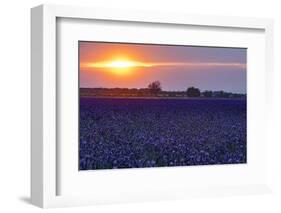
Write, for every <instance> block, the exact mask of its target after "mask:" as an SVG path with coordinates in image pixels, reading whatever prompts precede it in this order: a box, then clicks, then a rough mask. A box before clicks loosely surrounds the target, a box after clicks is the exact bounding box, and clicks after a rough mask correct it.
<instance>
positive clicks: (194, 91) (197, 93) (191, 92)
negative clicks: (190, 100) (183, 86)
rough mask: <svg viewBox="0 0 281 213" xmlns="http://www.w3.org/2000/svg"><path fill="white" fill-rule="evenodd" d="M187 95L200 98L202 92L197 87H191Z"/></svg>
mask: <svg viewBox="0 0 281 213" xmlns="http://www.w3.org/2000/svg"><path fill="white" fill-rule="evenodd" d="M186 94H187V96H188V97H199V96H200V94H201V93H200V90H199V89H198V88H195V87H189V88H187V90H186Z"/></svg>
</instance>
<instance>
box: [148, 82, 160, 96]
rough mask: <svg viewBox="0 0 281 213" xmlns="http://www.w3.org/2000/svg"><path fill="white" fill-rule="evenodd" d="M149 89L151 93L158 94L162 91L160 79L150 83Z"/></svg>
mask: <svg viewBox="0 0 281 213" xmlns="http://www.w3.org/2000/svg"><path fill="white" fill-rule="evenodd" d="M148 89H149V90H150V92H151V93H153V94H157V93H158V92H160V91H161V83H160V81H153V82H151V83H150V84H149V85H148Z"/></svg>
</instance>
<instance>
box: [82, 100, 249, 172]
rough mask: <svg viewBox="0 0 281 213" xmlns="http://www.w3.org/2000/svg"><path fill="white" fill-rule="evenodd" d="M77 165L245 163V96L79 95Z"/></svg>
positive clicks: (87, 168) (103, 166)
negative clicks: (108, 96) (96, 96)
mask: <svg viewBox="0 0 281 213" xmlns="http://www.w3.org/2000/svg"><path fill="white" fill-rule="evenodd" d="M79 158H80V170H91V169H113V168H143V167H163V166H187V165H210V164H236V163H246V100H237V99H236V100H231V99H226V100H217V99H214V100H204V99H203V100H196V99H194V100H192V99H126V98H123V99H122V98H80V151H79Z"/></svg>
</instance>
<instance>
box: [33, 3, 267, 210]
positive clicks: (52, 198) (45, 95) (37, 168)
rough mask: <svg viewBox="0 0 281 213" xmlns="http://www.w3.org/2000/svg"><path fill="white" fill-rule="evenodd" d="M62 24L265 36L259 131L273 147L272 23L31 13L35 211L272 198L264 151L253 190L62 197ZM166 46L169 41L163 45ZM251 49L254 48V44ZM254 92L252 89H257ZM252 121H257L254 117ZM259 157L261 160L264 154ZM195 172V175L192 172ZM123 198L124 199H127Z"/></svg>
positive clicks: (49, 10)
mask: <svg viewBox="0 0 281 213" xmlns="http://www.w3.org/2000/svg"><path fill="white" fill-rule="evenodd" d="M61 18H63V19H68V20H73V19H76V20H88V21H89V20H101V21H118V22H119V24H121V25H122V22H124V23H125V22H131V23H153V24H155V25H161V26H164V25H167V26H168V27H169V26H170V27H171V26H173V25H174V26H200V27H202V28H204V27H206V28H212V29H215V28H218V29H224V30H227V31H229V32H231V31H232V30H257V31H260V32H262V34H263V35H262V38H261V39H260V40H259V39H258V40H257V42H261V41H262V43H263V42H264V43H263V44H262V49H260V50H262V51H264V52H262V53H260V55H261V58H262V59H261V61H262V62H261V63H262V64H261V65H262V68H260V69H261V73H260V74H261V76H263V75H265V76H266V78H259V80H258V81H260V82H262V84H263V85H264V87H262V89H260V92H261V93H262V94H264V99H261V100H260V101H261V102H262V107H261V109H260V110H263V111H262V112H264V113H265V114H264V116H263V118H261V120H260V121H262V122H259V123H261V124H260V126H259V127H258V128H260V129H263V130H264V132H262V131H260V132H262V133H260V134H262V135H261V136H262V137H261V138H262V139H261V140H262V141H261V142H260V143H261V144H262V146H261V147H263V148H265V147H266V148H267V149H266V150H270V149H269V148H268V147H270V142H271V141H270V136H269V132H270V129H271V125H272V122H271V119H272V114H271V112H272V98H273V95H272V93H271V91H273V89H272V88H273V84H272V82H273V80H272V79H273V21H272V20H271V19H257V18H240V17H216V16H201V15H187V14H173V13H171V14H166V13H154V12H147V11H123V10H112V9H99V8H84V7H74V6H57V5H56V6H54V5H41V6H38V7H35V8H32V10H31V27H32V29H31V43H32V45H31V58H32V62H31V65H32V66H31V82H32V88H31V97H32V102H31V112H32V113H31V116H32V117H31V131H32V132H31V201H32V203H33V204H34V205H37V206H40V207H43V208H47V207H62V206H76V205H92V204H99V203H116V202H128V201H132V202H138V201H144V200H165V199H178V198H186V197H197V196H210V195H211V196H214V195H233V194H239V195H240V194H253V193H264V192H270V178H271V173H270V160H269V158H268V156H269V153H268V151H267V152H266V151H265V149H264V151H262V150H261V152H262V159H260V160H262V161H264V166H262V169H260V170H259V171H258V173H257V174H262V178H260V179H256V180H253V184H249V182H250V180H248V181H245V182H243V181H242V182H239V183H238V182H237V183H233V184H229V183H225V184H217V185H214V186H213V185H210V186H209V187H208V186H204V187H201V186H200V183H192V184H193V185H194V187H193V188H191V187H190V186H186V187H182V188H181V187H176V186H174V185H168V186H167V187H166V188H165V187H164V184H163V183H162V185H158V187H162V186H163V187H164V188H162V189H161V190H159V188H158V189H157V188H155V189H152V191H149V189H146V188H145V187H144V189H145V190H143V191H142V192H141V193H140V191H138V190H139V189H137V188H136V190H135V191H134V187H132V186H131V189H130V191H129V190H127V191H126V190H125V191H117V192H116V191H115V192H112V193H110V191H109V190H107V191H106V190H105V193H100V194H96V195H89V194H87V193H85V190H84V191H83V190H81V192H80V193H78V194H75V193H74V194H72V193H69V194H67V193H66V194H60V193H59V191H60V190H59V188H60V187H59V186H58V185H60V184H63V183H62V181H64V179H61V178H60V173H61V170H62V168H61V166H64V165H65V164H60V163H59V161H60V160H59V159H61V156H60V152H59V151H58V149H64V146H60V147H58V144H57V141H58V132H57V121H58V116H59V115H58V110H57V109H58V103H59V100H58V98H59V97H60V96H59V95H58V88H59V87H60V82H61V81H64V79H60V80H58V78H57V70H58V69H59V68H58V61H57V60H58V59H57V56H58V53H57V51H58V46H59V44H58V41H57V36H58V27H59V26H58V21H59V20H60V19H61ZM233 36H234V37H233V38H235V35H233ZM163 42H165V41H164V40H163ZM252 45H254V43H253V44H252ZM263 65H264V66H263ZM253 66H254V64H253ZM256 66H257V64H256ZM250 77H251V76H250ZM254 81H255V80H254ZM258 81H257V83H251V84H252V85H254V84H258ZM256 86H258V85H256ZM251 88H252V89H253V88H254V87H251ZM251 88H250V89H251ZM253 94H254V92H253ZM252 97H253V98H252V99H251V101H252V103H254V102H255V99H256V98H257V96H255V95H252ZM256 103H258V102H256ZM259 112H261V111H259ZM250 118H253V116H251V117H250ZM253 152H259V151H253ZM257 156H261V154H259V155H257ZM74 159H75V158H74ZM70 166H71V165H70ZM184 169H185V168H184V167H183V168H180V169H174V170H169V172H170V173H169V174H171V172H173V173H175V175H174V176H170V178H175V177H177V175H178V177H180V175H184V174H183V172H184ZM245 169H246V170H247V168H243V170H245ZM215 170H216V169H215ZM218 170H222V172H224V173H225V172H228V171H227V168H226V167H220V168H219V169H218ZM223 170H224V171H223ZM126 171H128V170H126ZM126 171H125V172H123V174H122V175H123V177H125V176H128V175H132V173H135V171H133V172H126ZM155 171H156V170H155ZM155 171H152V170H150V172H147V171H146V170H139V171H138V175H139V174H140V175H148V176H149V175H152V173H155ZM190 171H191V172H192V171H193V170H190ZM77 172H78V171H77ZM109 172H111V171H107V174H109ZM158 172H160V173H165V168H164V169H163V170H161V171H160V170H158ZM206 172H207V170H206V171H204V173H200V172H199V173H198V174H203V175H204V176H205V175H206V174H207V173H206ZM240 172H241V171H240ZM114 173H115V175H116V171H114ZM66 174H67V173H66ZM169 174H168V175H169ZM234 174H236V173H234ZM91 175H93V174H91ZM165 175H166V174H165ZM70 176H71V175H70ZM84 176H85V174H84ZM89 176H90V175H89ZM151 177H152V176H151ZM108 178H109V179H107V180H110V177H108ZM86 179H87V178H86ZM86 179H85V178H84V179H79V180H80V181H81V180H86ZM88 179H89V178H88ZM71 181H75V180H74V179H70V181H69V182H70V183H69V184H68V185H67V186H68V187H71V185H70V184H73V188H70V190H69V191H71V190H75V191H77V190H78V188H79V187H76V188H75V186H74V185H75V183H74V182H73V183H71ZM86 181H89V180H86ZM87 184H88V183H87ZM140 185H141V184H140ZM207 185H208V184H207ZM82 188H83V187H82ZM84 188H85V186H84ZM89 188H91V187H89ZM187 189H188V190H187ZM86 190H87V189H86ZM100 192H101V191H100ZM120 193H122V196H121V195H120Z"/></svg>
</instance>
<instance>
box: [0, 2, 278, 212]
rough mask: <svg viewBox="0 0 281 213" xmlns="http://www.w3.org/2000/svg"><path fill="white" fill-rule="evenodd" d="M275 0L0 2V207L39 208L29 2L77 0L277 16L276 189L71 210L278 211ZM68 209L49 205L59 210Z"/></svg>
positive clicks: (127, 6)
mask: <svg viewBox="0 0 281 213" xmlns="http://www.w3.org/2000/svg"><path fill="white" fill-rule="evenodd" d="M279 2H280V1H278V0H260V1H251V0H231V1H225V0H211V1H207V0H206V1H204V0H192V1H191V0H182V1H181V0H138V1H136V0H135V1H134V0H111V1H110V0H100V1H98V0H80V1H79V2H78V1H74V0H56V1H54V0H53V1H47V0H46V1H38V0H8V1H4V0H3V1H2V2H1V6H0V16H1V18H0V26H1V31H0V73H1V75H0V94H1V104H0V138H1V140H0V165H1V166H0V169H1V170H0V212H12V211H15V212H37V211H39V210H40V209H38V208H36V207H34V206H32V205H30V204H29V188H30V183H29V178H30V175H29V173H30V165H29V164H30V156H29V153H30V152H29V149H30V127H29V126H30V119H29V118H30V8H31V7H34V6H37V5H39V4H42V3H55V4H72V5H75V4H78V3H79V5H80V6H97V7H112V8H123V9H140V10H154V11H164V12H165V11H166V12H169V11H172V12H177V11H178V12H185V13H191V14H215V15H231V16H251V17H269V18H274V20H275V50H274V52H275V112H274V113H275V121H274V122H275V126H276V129H275V130H274V136H273V138H274V140H273V141H272V148H273V154H272V155H273V162H274V164H273V165H272V168H273V169H274V193H273V194H271V195H259V196H241V197H225V198H202V199H191V200H184V201H170V202H156V203H138V204H122V205H121V204H119V205H108V206H94V207H80V208H72V209H67V211H69V212H76V211H83V213H84V212H116V213H117V212H122V213H126V212H187V211H189V212H216V213H219V212H228V213H231V212H235V213H237V212H255V213H258V212H280V211H281V204H280V201H281V181H280V180H281V166H280V164H279V163H278V162H281V155H280V154H279V152H280V151H281V137H280V130H281V125H280V124H279V122H280V121H281V116H280V115H281V110H280V109H281V73H280V71H281V63H280V61H279V57H280V56H281V39H280V38H281V12H280V8H281V5H279ZM64 210H66V209H55V210H47V211H52V212H61V211H64Z"/></svg>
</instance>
